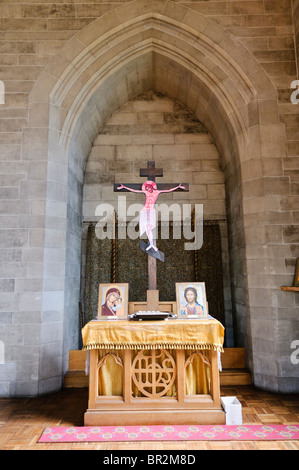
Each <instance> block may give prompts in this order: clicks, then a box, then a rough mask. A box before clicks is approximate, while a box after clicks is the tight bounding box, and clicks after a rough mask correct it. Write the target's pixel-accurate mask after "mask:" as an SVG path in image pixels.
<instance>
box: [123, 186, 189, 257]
mask: <svg viewBox="0 0 299 470" xmlns="http://www.w3.org/2000/svg"><path fill="white" fill-rule="evenodd" d="M117 189H118V190H121V189H126V190H127V191H132V192H133V193H144V194H145V204H144V206H143V207H142V209H141V211H140V215H139V232H140V236H142V235H143V234H144V233H146V235H147V238H148V240H149V245H148V247H147V248H146V250H147V251H148V250H150V249H151V248H153V249H154V250H155V251H158V248H157V247H156V242H155V239H154V235H153V234H154V231H155V229H156V209H155V204H156V201H157V199H158V196H159V195H160V194H161V193H170V192H172V191H176V190H177V189H186V188H185V186H183V185H181V184H179V185H177V186H175V187H174V188H171V189H165V190H159V189H157V185H156V183H155V182H154V181H151V180H148V181H145V182H144V183H143V185H142V189H141V190H138V189H132V188H129V187H127V186H124V185H123V184H121V185H119V186H118V187H117Z"/></svg>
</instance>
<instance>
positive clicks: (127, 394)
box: [123, 349, 132, 403]
mask: <svg viewBox="0 0 299 470" xmlns="http://www.w3.org/2000/svg"><path fill="white" fill-rule="evenodd" d="M131 356H132V351H131V350H130V349H125V350H124V375H123V396H124V402H125V403H131V399H132V385H131V382H132V380H131V363H132V359H131Z"/></svg>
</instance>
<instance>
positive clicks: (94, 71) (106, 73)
mask: <svg viewBox="0 0 299 470" xmlns="http://www.w3.org/2000/svg"><path fill="white" fill-rule="evenodd" d="M150 89H155V90H156V91H160V92H162V93H164V94H166V95H167V96H169V97H170V98H172V99H174V100H177V101H178V102H180V103H181V104H183V105H185V106H186V107H187V108H188V109H189V110H190V111H191V112H193V113H194V114H195V116H196V117H198V119H199V120H200V121H201V122H203V123H204V125H205V126H206V127H207V128H208V130H209V132H210V134H211V135H212V137H213V139H214V141H215V143H216V145H217V147H218V150H219V152H220V155H221V157H222V164H223V170H224V173H225V178H226V188H227V201H228V215H229V226H230V241H231V272H232V293H233V302H234V310H235V319H236V331H237V341H238V342H237V344H240V345H242V346H246V347H247V350H248V352H249V353H250V354H249V358H250V365H251V368H252V369H253V371H254V365H255V364H254V360H252V358H253V359H254V358H255V357H258V355H252V350H251V325H252V321H254V316H252V315H251V310H252V309H256V304H255V299H254V297H253V296H254V292H253V291H254V289H253V290H252V289H251V288H250V286H249V285H248V271H247V261H248V251H250V259H251V260H252V259H253V258H256V259H258V260H259V261H261V252H262V253H263V256H262V261H261V263H262V266H263V272H264V275H265V276H266V275H267V273H268V272H269V269H268V252H267V247H265V244H264V241H265V240H264V226H263V225H260V226H258V227H254V231H253V230H252V227H251V226H250V217H252V215H253V214H255V213H258V215H259V219H260V220H261V219H262V214H263V211H264V210H265V197H264V194H263V192H257V193H256V194H255V197H252V193H251V194H249V190H248V182H252V181H254V182H255V183H256V185H257V186H258V185H260V184H261V182H262V178H263V176H264V175H263V166H262V165H261V159H262V158H263V157H267V155H269V154H271V152H272V153H273V152H277V151H281V152H283V149H284V142H285V136H284V127H283V126H281V124H280V123H279V121H278V120H277V121H275V119H273V116H272V117H271V121H267V117H265V116H264V115H263V113H262V104H263V102H264V101H265V100H267V101H271V102H272V104H273V105H274V106H275V105H276V106H277V102H276V91H275V89H274V87H273V85H272V83H271V81H270V79H269V78H268V77H267V75H266V73H265V72H264V70H263V69H262V67H261V66H260V64H259V63H258V62H257V61H256V60H255V58H254V57H253V56H252V55H251V53H250V52H249V51H248V50H247V49H246V48H245V47H244V46H243V45H241V44H240V43H239V42H238V41H237V40H236V39H235V38H233V37H232V36H231V35H230V34H229V33H227V32H226V31H225V30H224V29H223V28H221V27H220V26H219V25H217V24H216V23H215V22H213V21H212V20H210V19H208V18H206V17H205V16H203V15H201V14H199V13H197V12H195V11H194V10H191V9H189V8H188V7H185V6H183V5H180V4H177V3H175V2H172V1H165V0H157V1H155V2H147V1H145V0H136V1H133V2H130V3H128V4H125V5H123V6H120V7H117V8H115V9H114V10H112V11H111V12H109V13H107V14H105V15H103V16H102V17H101V18H99V19H97V20H95V21H94V22H93V23H91V24H90V25H89V26H87V27H86V28H84V29H83V30H82V31H80V32H79V33H78V34H76V35H75V36H74V37H73V38H72V39H70V40H69V41H68V42H67V43H66V44H65V46H64V47H62V49H61V50H60V51H59V53H58V54H57V55H56V56H55V57H54V59H53V60H52V61H51V63H50V64H49V65H48V66H47V67H46V68H45V70H44V72H43V73H42V74H41V76H40V78H39V79H38V81H37V83H36V85H35V87H34V89H33V91H32V93H31V96H30V110H29V114H30V116H29V118H30V123H31V127H29V128H28V129H27V130H26V136H25V137H26V140H30V139H32V138H34V139H35V142H36V144H37V145H36V148H35V150H34V151H35V152H37V153H38V155H40V157H38V156H36V158H40V160H46V161H47V179H46V181H45V184H46V191H47V196H46V222H45V244H44V274H43V276H44V285H46V284H48V283H46V282H45V281H46V280H49V278H50V279H51V278H53V279H54V278H55V283H56V285H57V286H58V287H57V288H56V290H51V291H46V288H45V289H44V290H45V291H44V292H43V311H47V310H52V311H53V310H55V311H56V312H57V323H58V324H59V325H60V329H61V332H62V337H63V339H62V342H61V350H58V351H57V356H59V357H60V358H61V359H62V361H61V364H62V373H63V368H65V365H63V361H65V360H66V359H67V351H68V350H69V349H72V348H76V347H77V342H78V326H79V322H78V300H79V287H80V286H79V282H80V259H81V256H80V248H81V206H82V184H83V175H84V168H85V162H86V158H87V156H88V154H89V151H90V148H91V146H92V143H93V141H94V139H95V137H96V136H97V134H98V132H99V129H100V128H101V126H102V125H103V124H104V123H105V122H106V120H107V119H108V118H109V117H110V116H111V115H112V114H113V113H114V112H115V111H116V110H117V109H119V108H120V107H121V106H122V105H123V104H125V103H126V102H127V101H129V100H131V99H133V98H135V97H136V96H137V95H139V94H140V93H142V92H144V91H147V90H150ZM36 107H39V108H44V110H45V113H44V116H45V117H44V121H42V122H39V123H37V122H35V119H34V111H35V109H36ZM277 115H278V113H277ZM268 130H270V131H271V135H273V134H274V135H275V136H276V137H275V142H272V140H268V139H267V137H265V136H267V131H268ZM278 148H279V150H277V149H278ZM253 166H254V172H252V168H253ZM247 218H248V220H247ZM253 253H254V254H253ZM53 260H54V261H53ZM53 263H55V267H56V269H55V270H54V269H50V268H51V266H52V265H53ZM57 273H59V275H58V277H57ZM58 279H60V280H61V283H60V284H59V283H58V281H57V280H58ZM265 285H267V284H265ZM259 295H260V297H263V299H266V300H265V301H267V302H268V304H267V305H268V306H269V305H271V306H272V297H271V295H272V293H271V291H270V290H269V289H267V288H265V289H260V292H259ZM45 350H46V349H45ZM47 360H48V358H47V355H46V354H44V355H43V357H42V358H41V361H40V364H41V367H40V371H41V374H42V365H43V361H47ZM65 364H66V363H65ZM272 366H273V364H272ZM276 373H277V371H276V370H275V367H274V369H273V367H272V375H273V376H275V374H276ZM41 379H43V380H44V382H45V381H47V380H48V379H50V378H48V377H41Z"/></svg>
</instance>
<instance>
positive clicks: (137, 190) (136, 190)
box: [116, 184, 144, 193]
mask: <svg viewBox="0 0 299 470" xmlns="http://www.w3.org/2000/svg"><path fill="white" fill-rule="evenodd" d="M116 189H118V190H120V189H126V190H127V191H131V192H132V193H143V192H144V191H141V190H139V189H132V188H128V187H127V186H124V185H123V184H120V185H119V186H118V187H117V188H116Z"/></svg>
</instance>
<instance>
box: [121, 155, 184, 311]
mask: <svg viewBox="0 0 299 470" xmlns="http://www.w3.org/2000/svg"><path fill="white" fill-rule="evenodd" d="M140 176H147V177H148V179H147V181H145V182H144V183H143V184H140V183H139V184H132V183H129V184H115V185H114V191H121V192H123V191H131V192H134V193H143V194H145V204H144V206H143V207H142V209H141V211H140V215H139V232H140V235H143V233H146V234H147V237H148V240H149V245H147V244H146V243H144V242H143V241H142V240H141V241H140V248H141V250H142V251H145V252H146V253H147V254H148V272H149V292H150V291H156V289H157V271H156V260H157V259H158V260H160V261H162V262H163V261H164V253H162V252H161V251H160V250H158V248H157V246H156V242H155V236H154V233H155V229H156V209H155V204H156V201H157V199H158V197H159V195H160V194H161V193H170V192H173V191H189V184H188V183H184V184H175V185H174V184H167V183H162V184H158V185H157V184H156V183H155V178H156V177H162V176H163V170H162V168H156V167H155V162H154V161H149V162H147V168H144V169H141V170H140ZM156 292H158V291H156ZM148 303H149V302H148ZM151 305H153V303H151ZM150 310H154V309H153V308H151V309H150Z"/></svg>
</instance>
